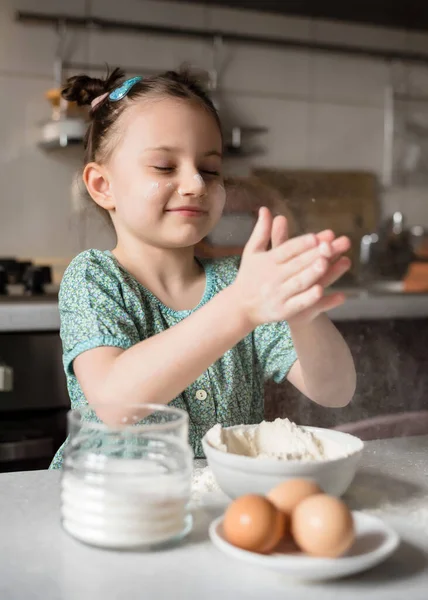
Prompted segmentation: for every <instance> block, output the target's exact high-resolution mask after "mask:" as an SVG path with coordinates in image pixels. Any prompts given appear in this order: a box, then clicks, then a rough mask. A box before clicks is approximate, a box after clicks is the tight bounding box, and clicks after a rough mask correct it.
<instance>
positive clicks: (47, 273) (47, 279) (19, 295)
mask: <svg viewBox="0 0 428 600" xmlns="http://www.w3.org/2000/svg"><path fill="white" fill-rule="evenodd" d="M57 298H58V287H57V286H55V285H54V284H53V282H52V267H51V265H36V264H33V263H32V262H31V261H21V260H19V259H16V258H1V257H0V303H5V302H8V303H9V302H28V301H30V300H38V301H41V302H45V301H46V302H52V301H56V300H57Z"/></svg>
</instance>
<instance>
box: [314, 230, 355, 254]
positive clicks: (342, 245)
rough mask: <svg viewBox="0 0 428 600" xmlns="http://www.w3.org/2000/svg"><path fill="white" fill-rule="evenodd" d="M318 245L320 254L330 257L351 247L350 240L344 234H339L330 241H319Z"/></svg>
mask: <svg viewBox="0 0 428 600" xmlns="http://www.w3.org/2000/svg"><path fill="white" fill-rule="evenodd" d="M318 247H319V253H320V254H321V256H325V257H326V258H330V259H331V258H334V257H335V256H338V255H339V254H343V253H344V252H347V251H348V250H349V248H350V247H351V240H350V239H349V238H348V237H346V236H341V237H340V238H337V239H336V240H334V241H332V242H327V241H323V242H320V244H319V246H318Z"/></svg>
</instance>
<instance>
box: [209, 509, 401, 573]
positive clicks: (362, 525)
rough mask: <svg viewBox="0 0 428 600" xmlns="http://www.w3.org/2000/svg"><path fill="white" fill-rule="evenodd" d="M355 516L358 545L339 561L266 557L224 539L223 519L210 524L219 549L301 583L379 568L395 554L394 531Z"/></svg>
mask: <svg viewBox="0 0 428 600" xmlns="http://www.w3.org/2000/svg"><path fill="white" fill-rule="evenodd" d="M352 515H353V517H354V524H355V534H356V536H355V542H354V544H353V546H352V548H351V549H350V550H349V551H348V552H347V554H346V555H344V556H342V557H340V558H314V557H311V556H306V555H303V554H300V553H297V552H295V553H290V554H279V553H273V554H270V555H263V554H257V553H256V552H248V551H247V550H241V549H240V548H237V547H236V546H233V545H232V544H229V542H227V541H226V540H225V538H224V534H223V517H220V518H218V519H216V520H215V521H213V522H212V523H211V525H210V529H209V534H210V538H211V541H212V542H213V544H214V545H215V546H216V547H217V548H218V549H219V550H221V551H222V552H224V553H225V554H228V555H229V556H232V557H233V558H237V559H239V560H243V561H245V562H247V563H250V564H253V565H258V566H260V567H263V568H265V569H271V570H273V571H277V572H279V573H282V574H283V575H286V576H288V577H291V578H293V579H298V580H304V581H321V580H327V579H337V578H339V577H346V576H347V575H353V574H355V573H360V572H361V571H365V570H367V569H370V568H372V567H374V566H375V565H378V564H379V563H381V562H382V561H384V560H385V559H386V558H387V557H388V556H390V555H391V554H392V553H393V552H394V550H395V549H396V548H397V546H398V544H399V541H400V540H399V537H398V535H397V534H396V533H395V531H394V530H393V529H391V527H389V526H388V525H386V524H385V523H384V522H383V521H381V520H380V519H378V518H377V517H373V516H371V515H366V514H365V513H362V512H358V511H353V513H352Z"/></svg>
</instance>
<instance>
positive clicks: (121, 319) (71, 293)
mask: <svg viewBox="0 0 428 600" xmlns="http://www.w3.org/2000/svg"><path fill="white" fill-rule="evenodd" d="M111 262H112V261H111V260H107V258H105V255H103V253H101V252H99V251H87V252H83V253H82V254H80V255H79V256H78V257H76V258H75V259H74V260H73V261H72V262H71V263H70V265H69V267H68V269H67V270H66V272H65V274H64V277H63V280H62V282H61V288H60V293H59V312H60V319H61V330H60V334H61V340H62V345H63V362H64V368H65V370H66V372H67V373H69V374H72V373H73V361H74V359H75V358H76V357H77V356H79V354H81V353H82V352H86V351H87V350H91V349H93V348H98V347H100V346H115V347H117V348H123V349H124V350H126V349H127V348H130V347H131V346H133V345H134V344H136V343H138V342H139V341H140V339H139V334H138V331H137V327H136V325H135V322H134V321H133V319H132V317H131V316H130V315H129V313H128V312H127V310H126V306H125V303H124V301H123V295H122V288H121V285H122V284H121V281H120V279H119V276H118V274H117V273H115V272H114V269H112V268H111V266H110V265H111Z"/></svg>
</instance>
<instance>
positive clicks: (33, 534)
mask: <svg viewBox="0 0 428 600" xmlns="http://www.w3.org/2000/svg"><path fill="white" fill-rule="evenodd" d="M427 465H428V436H423V437H422V436H421V437H414V438H401V439H395V440H383V441H378V442H370V443H368V444H367V450H366V451H365V454H364V456H363V461H362V464H361V468H360V470H359V472H358V474H357V477H356V479H355V481H354V484H353V485H352V488H351V490H350V492H349V494H348V496H347V501H348V502H349V504H350V505H351V507H352V508H358V509H363V510H368V511H374V512H377V513H380V514H381V516H382V518H384V519H385V521H387V522H389V523H390V524H391V525H392V526H393V527H395V529H396V530H397V531H398V533H399V534H400V536H401V537H402V544H401V546H400V547H399V549H398V550H397V551H396V553H395V554H394V555H393V556H392V557H390V558H389V559H388V560H387V561H386V562H385V563H383V564H382V565H380V566H378V567H376V568H375V569H373V570H371V571H369V572H366V573H363V574H361V575H359V576H355V577H350V578H348V579H345V580H342V581H335V582H329V583H324V584H322V585H321V584H319V585H318V584H311V585H304V584H295V583H291V582H289V581H287V580H286V579H284V578H282V577H281V576H279V575H276V574H273V573H271V572H267V571H264V570H259V569H256V568H251V569H248V566H247V565H245V564H243V563H240V562H238V561H233V560H231V559H230V558H228V557H226V556H224V555H223V554H221V553H220V552H219V551H218V550H217V549H216V548H214V546H212V544H211V542H210V541H209V539H208V535H207V528H208V524H209V523H210V521H211V520H212V519H213V518H215V517H216V516H218V515H219V513H220V512H221V511H222V510H223V506H222V501H221V498H219V497H218V496H219V495H218V494H217V498H216V494H212V495H211V496H212V497H210V496H207V497H206V498H205V502H204V505H203V507H199V508H198V509H197V510H196V511H195V526H194V530H193V532H192V534H191V535H190V537H189V538H188V539H187V541H186V542H185V543H183V544H182V545H181V546H179V547H176V548H174V549H170V550H164V551H160V552H156V553H138V552H136V553H119V552H112V551H106V550H97V549H94V548H90V547H87V546H84V545H82V544H80V543H79V542H77V541H75V540H73V539H72V538H70V537H69V536H68V535H67V534H66V533H65V532H63V531H62V529H61V526H60V523H59V476H60V472H58V471H50V472H49V471H36V472H27V473H11V474H1V475H0V490H1V492H0V598H1V600H39V599H40V600H119V599H126V600H134V599H135V600H137V599H138V600H141V599H142V598H144V600H169V599H171V600H201V599H202V598H203V599H204V600H219V599H220V600H229V599H230V600H232V599H233V600H241V599H242V600H256V599H260V600H284V598H291V599H292V600H313V599H314V598H316V600H332V598H336V597H337V598H340V600H361V598H364V600H370V599H373V600H403V599H405V598H408V599H409V600H425V599H426V598H427V591H426V589H427V586H428V568H427V565H428V472H427V468H428V466H427Z"/></svg>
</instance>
